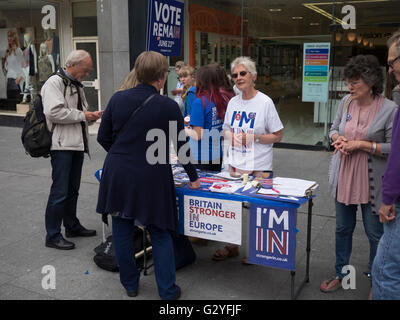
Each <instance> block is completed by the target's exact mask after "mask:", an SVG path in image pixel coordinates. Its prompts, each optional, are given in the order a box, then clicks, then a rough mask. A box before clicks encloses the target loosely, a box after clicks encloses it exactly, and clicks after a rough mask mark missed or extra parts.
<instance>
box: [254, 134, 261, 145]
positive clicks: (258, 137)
mask: <svg viewBox="0 0 400 320" xmlns="http://www.w3.org/2000/svg"><path fill="white" fill-rule="evenodd" d="M254 141H255V142H257V143H260V136H258V135H256V139H255V140H254Z"/></svg>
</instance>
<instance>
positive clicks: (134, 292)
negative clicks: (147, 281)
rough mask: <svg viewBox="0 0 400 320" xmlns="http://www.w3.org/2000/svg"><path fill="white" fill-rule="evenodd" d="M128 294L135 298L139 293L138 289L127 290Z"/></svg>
mask: <svg viewBox="0 0 400 320" xmlns="http://www.w3.org/2000/svg"><path fill="white" fill-rule="evenodd" d="M126 294H127V295H128V297H131V298H134V297H136V296H137V295H138V291H137V289H136V290H135V291H126Z"/></svg>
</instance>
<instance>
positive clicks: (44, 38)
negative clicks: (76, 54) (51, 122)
mask: <svg viewBox="0 0 400 320" xmlns="http://www.w3.org/2000/svg"><path fill="white" fill-rule="evenodd" d="M45 6H47V7H45ZM44 7H45V9H44V13H42V10H43V8H44ZM46 9H47V10H46ZM60 50H61V48H60V40H59V32H58V5H57V4H56V3H54V2H49V1H14V2H0V59H1V65H0V110H9V111H17V112H19V113H22V114H24V113H25V112H26V111H27V110H28V109H29V103H31V102H32V101H33V99H34V97H35V95H36V93H37V92H39V90H40V89H41V86H42V84H43V82H44V81H45V80H46V79H47V77H48V76H49V75H50V74H52V73H53V72H54V71H55V70H56V69H57V68H58V66H59V64H60Z"/></svg>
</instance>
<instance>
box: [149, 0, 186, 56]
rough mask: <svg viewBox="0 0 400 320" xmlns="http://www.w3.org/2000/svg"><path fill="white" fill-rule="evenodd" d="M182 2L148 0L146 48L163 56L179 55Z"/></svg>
mask: <svg viewBox="0 0 400 320" xmlns="http://www.w3.org/2000/svg"><path fill="white" fill-rule="evenodd" d="M183 16H184V3H183V2H179V1H176V0H149V16H148V25H147V50H152V51H156V52H159V53H161V54H163V55H165V56H180V55H181V43H182V41H181V39H182V30H183V25H184V23H183Z"/></svg>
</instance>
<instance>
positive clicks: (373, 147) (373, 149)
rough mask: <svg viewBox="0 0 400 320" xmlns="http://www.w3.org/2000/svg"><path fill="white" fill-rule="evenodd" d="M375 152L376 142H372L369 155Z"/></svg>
mask: <svg viewBox="0 0 400 320" xmlns="http://www.w3.org/2000/svg"><path fill="white" fill-rule="evenodd" d="M375 151H376V142H375V141H373V142H372V146H371V154H375Z"/></svg>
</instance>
